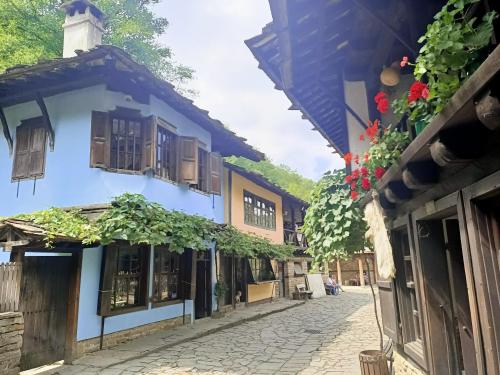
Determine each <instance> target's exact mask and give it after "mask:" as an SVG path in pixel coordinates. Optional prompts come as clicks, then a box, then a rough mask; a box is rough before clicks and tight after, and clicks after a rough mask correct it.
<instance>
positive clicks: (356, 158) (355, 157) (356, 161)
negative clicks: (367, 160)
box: [354, 154, 359, 164]
mask: <svg viewBox="0 0 500 375" xmlns="http://www.w3.org/2000/svg"><path fill="white" fill-rule="evenodd" d="M354 163H356V164H359V155H358V154H356V155H354Z"/></svg>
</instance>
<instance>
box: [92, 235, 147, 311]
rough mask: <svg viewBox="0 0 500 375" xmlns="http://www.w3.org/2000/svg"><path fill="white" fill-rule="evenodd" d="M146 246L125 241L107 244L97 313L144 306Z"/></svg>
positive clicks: (145, 292)
mask: <svg viewBox="0 0 500 375" xmlns="http://www.w3.org/2000/svg"><path fill="white" fill-rule="evenodd" d="M149 249H150V248H149V246H130V245H128V244H126V243H113V244H111V245H108V246H106V248H105V252H104V254H105V257H104V259H103V267H102V268H101V283H100V292H99V308H98V312H99V314H100V315H102V316H108V315H112V314H114V313H117V312H119V311H122V310H123V311H126V310H128V309H133V308H136V309H137V308H140V307H145V306H146V303H147V294H148V293H147V290H148V287H147V285H148V269H149V261H148V259H149Z"/></svg>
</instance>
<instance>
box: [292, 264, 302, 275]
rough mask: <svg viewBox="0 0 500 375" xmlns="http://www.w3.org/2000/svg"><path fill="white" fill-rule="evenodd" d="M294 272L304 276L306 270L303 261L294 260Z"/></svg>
mask: <svg viewBox="0 0 500 375" xmlns="http://www.w3.org/2000/svg"><path fill="white" fill-rule="evenodd" d="M293 274H294V276H302V275H304V270H303V269H302V263H301V262H294V263H293Z"/></svg>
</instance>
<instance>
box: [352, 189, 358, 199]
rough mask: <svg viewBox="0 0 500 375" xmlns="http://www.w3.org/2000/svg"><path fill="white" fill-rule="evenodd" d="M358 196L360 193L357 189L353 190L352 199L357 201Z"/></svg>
mask: <svg viewBox="0 0 500 375" xmlns="http://www.w3.org/2000/svg"><path fill="white" fill-rule="evenodd" d="M358 196H359V194H358V192H357V191H351V199H352V200H353V201H355V200H356V199H358Z"/></svg>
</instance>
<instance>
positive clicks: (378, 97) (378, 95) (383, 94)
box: [373, 91, 386, 103]
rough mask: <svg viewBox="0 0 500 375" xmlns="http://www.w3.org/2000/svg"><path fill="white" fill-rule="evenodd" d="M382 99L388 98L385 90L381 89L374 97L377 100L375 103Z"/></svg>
mask: <svg viewBox="0 0 500 375" xmlns="http://www.w3.org/2000/svg"><path fill="white" fill-rule="evenodd" d="M382 99H386V96H385V92H383V91H379V92H378V93H377V95H375V97H374V98H373V100H375V103H378V102H380V101H381V100H382Z"/></svg>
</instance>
